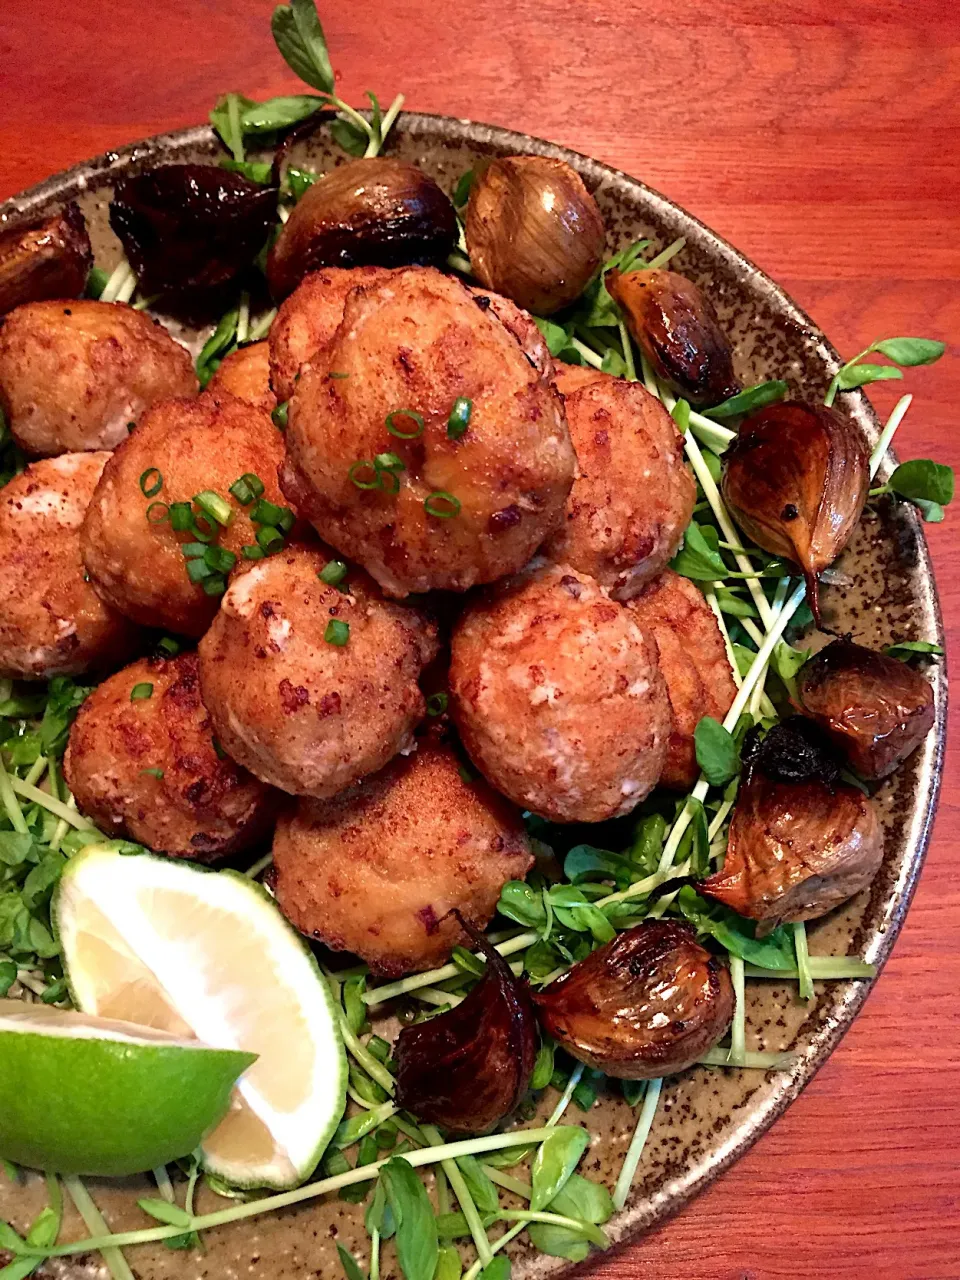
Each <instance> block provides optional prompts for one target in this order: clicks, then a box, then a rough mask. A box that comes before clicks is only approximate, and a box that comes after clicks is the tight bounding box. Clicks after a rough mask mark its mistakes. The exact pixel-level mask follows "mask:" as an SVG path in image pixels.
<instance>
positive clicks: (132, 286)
mask: <svg viewBox="0 0 960 1280" xmlns="http://www.w3.org/2000/svg"><path fill="white" fill-rule="evenodd" d="M137 283H138V282H137V277H136V275H135V274H134V270H133V267H131V268H130V274H129V275H128V276H127V278H126V280H124V282H123V284H122V285H121V286H120V288H119V289H118V290H117V296H116V297H115V298H114V302H129V301H130V299H131V298H132V297H133V295H134V294H135V293H136V291H137Z"/></svg>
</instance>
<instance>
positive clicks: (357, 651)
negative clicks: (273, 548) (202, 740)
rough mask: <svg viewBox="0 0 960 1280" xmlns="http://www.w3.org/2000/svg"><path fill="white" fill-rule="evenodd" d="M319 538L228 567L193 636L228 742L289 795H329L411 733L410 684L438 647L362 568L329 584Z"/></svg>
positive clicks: (378, 764) (414, 719)
mask: <svg viewBox="0 0 960 1280" xmlns="http://www.w3.org/2000/svg"><path fill="white" fill-rule="evenodd" d="M330 561H331V557H330V555H328V554H326V553H325V551H324V550H323V549H317V548H313V547H302V546H301V547H293V548H291V549H290V550H288V551H284V552H281V553H280V554H279V555H276V556H273V557H272V558H270V559H268V560H262V561H260V563H259V564H256V565H254V566H253V567H252V568H251V569H248V570H247V571H246V572H245V573H242V574H240V575H238V576H237V578H236V579H235V580H234V582H233V584H232V585H231V587H230V589H229V590H228V591H227V594H226V595H225V596H224V598H223V603H222V605H221V607H220V612H219V613H218V614H217V616H216V618H215V619H214V622H213V625H212V626H211V628H210V630H209V631H208V632H207V634H206V635H205V636H204V637H203V639H202V640H201V641H200V678H201V681H202V684H203V697H204V701H205V703H206V705H207V706H208V707H209V708H210V714H211V716H212V717H213V723H214V725H215V727H216V731H217V735H218V737H219V738H220V741H221V742H222V743H223V745H224V747H225V748H226V750H227V751H228V752H229V753H230V754H231V755H232V756H233V757H234V759H236V760H239V761H240V763H241V764H243V765H245V766H246V768H248V769H249V770H250V771H251V773H255V774H256V775H257V777H258V778H262V779H263V781H264V782H270V783H272V784H273V785H274V786H275V787H280V788H281V789H282V790H284V791H289V792H291V793H292V794H294V795H310V796H317V797H319V798H321V799H323V798H326V797H328V796H333V795H336V794H337V792H338V791H342V790H343V789H344V787H348V786H350V785H351V784H352V783H354V782H356V781H357V780H358V779H359V778H362V777H364V776H365V775H366V774H368V773H374V772H375V771H376V770H377V769H382V768H383V766H384V765H385V764H386V763H387V762H388V761H389V760H391V759H392V758H393V756H395V755H396V754H397V752H398V751H406V750H409V749H410V748H411V746H412V745H413V729H414V727H415V725H416V724H417V723H418V722H419V721H420V720H421V719H422V718H423V715H424V712H425V705H424V699H423V694H422V693H421V692H420V687H419V685H418V684H417V678H418V676H419V675H420V671H421V668H422V667H423V666H424V665H425V664H426V663H427V662H429V661H430V660H431V659H432V658H433V657H434V656H435V654H436V652H437V640H436V627H435V626H433V624H431V623H430V622H428V621H427V619H426V618H425V617H424V616H423V614H422V613H420V612H419V611H417V610H415V609H410V608H406V607H405V606H403V605H397V604H389V603H387V602H386V601H384V600H383V599H382V598H381V596H380V593H379V592H378V591H377V590H376V588H375V587H374V585H373V583H372V582H370V580H369V579H368V578H367V577H366V575H365V574H362V573H360V572H359V571H353V572H351V574H350V576H349V578H348V579H347V580H346V582H341V583H340V585H339V586H328V585H327V584H326V583H324V582H323V581H321V579H320V578H319V577H318V574H319V573H320V571H321V570H322V569H324V567H325V566H326V565H327V564H328V562H330Z"/></svg>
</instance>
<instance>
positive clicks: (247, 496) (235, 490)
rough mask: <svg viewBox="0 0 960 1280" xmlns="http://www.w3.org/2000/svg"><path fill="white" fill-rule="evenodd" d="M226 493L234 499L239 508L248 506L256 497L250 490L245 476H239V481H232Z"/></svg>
mask: <svg viewBox="0 0 960 1280" xmlns="http://www.w3.org/2000/svg"><path fill="white" fill-rule="evenodd" d="M227 492H228V493H229V494H231V495H232V496H233V497H234V498H236V500H237V501H238V502H239V503H240V505H241V507H246V506H249V505H250V503H251V502H252V501H253V500H254V498H255V497H256V496H257V495H256V494H255V493H254V492H253V490H252V489H251V488H250V485H249V483H248V482H247V477H246V476H241V477H240V479H239V480H234V482H233V484H232V485H231V486H230V488H229V489H228V490H227Z"/></svg>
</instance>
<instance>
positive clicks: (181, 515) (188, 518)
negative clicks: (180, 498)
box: [170, 502, 193, 533]
mask: <svg viewBox="0 0 960 1280" xmlns="http://www.w3.org/2000/svg"><path fill="white" fill-rule="evenodd" d="M170 526H171V528H172V529H173V530H174V531H175V532H176V533H186V532H187V530H188V529H192V528H193V511H192V510H191V508H190V503H189V502H171V503H170Z"/></svg>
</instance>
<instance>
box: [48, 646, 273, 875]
mask: <svg viewBox="0 0 960 1280" xmlns="http://www.w3.org/2000/svg"><path fill="white" fill-rule="evenodd" d="M198 666H199V662H198V659H197V655H196V654H195V653H182V654H180V655H179V656H177V657H176V658H141V659H140V661H139V662H134V663H133V664H132V665H131V666H129V667H125V668H124V669H123V671H118V672H117V674H116V675H114V676H111V677H110V678H109V680H105V681H104V683H103V684H101V685H100V686H99V687H98V688H96V689H94V691H93V693H91V694H90V696H89V698H87V700H86V702H84V704H83V706H82V707H81V708H80V711H79V713H78V715H77V718H76V720H75V721H74V724H73V727H72V729H71V730H70V741H69V745H68V747H67V754H66V756H65V757H64V772H65V774H66V778H67V782H68V783H69V786H70V789H71V791H72V792H73V794H74V795H75V796H76V798H77V804H78V805H79V807H80V812H81V813H83V814H85V815H86V816H87V817H88V818H91V819H92V820H93V821H94V822H95V823H96V825H97V826H98V827H99V828H100V829H101V831H105V832H108V833H109V834H110V835H113V836H129V837H130V839H132V840H137V841H139V842H140V843H141V844H145V845H147V846H148V847H149V848H151V849H155V850H156V851H157V852H158V853H166V854H169V855H170V857H172V858H194V859H196V860H197V861H198V862H212V861H213V860H214V859H216V858H222V857H224V856H225V855H227V854H229V853H240V852H243V851H244V850H246V849H250V848H252V847H253V846H254V845H255V844H256V843H257V842H258V841H259V840H262V839H264V838H265V837H266V836H268V835H269V831H270V827H271V825H272V822H273V818H274V816H275V813H276V807H277V801H278V799H279V797H278V795H277V793H276V792H275V791H273V790H272V789H271V788H270V787H265V786H264V785H263V783H262V782H258V781H257V779H256V778H253V777H251V776H250V774H249V773H247V771H246V770H245V769H242V768H241V767H240V766H239V765H238V764H235V763H234V761H233V760H230V759H228V758H227V757H226V756H225V755H224V754H223V753H222V751H219V750H218V749H217V744H216V743H215V742H214V737H213V729H212V727H211V723H210V717H209V715H208V714H207V712H206V709H205V708H204V706H203V703H202V701H201V699H200V680H199V676H198Z"/></svg>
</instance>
